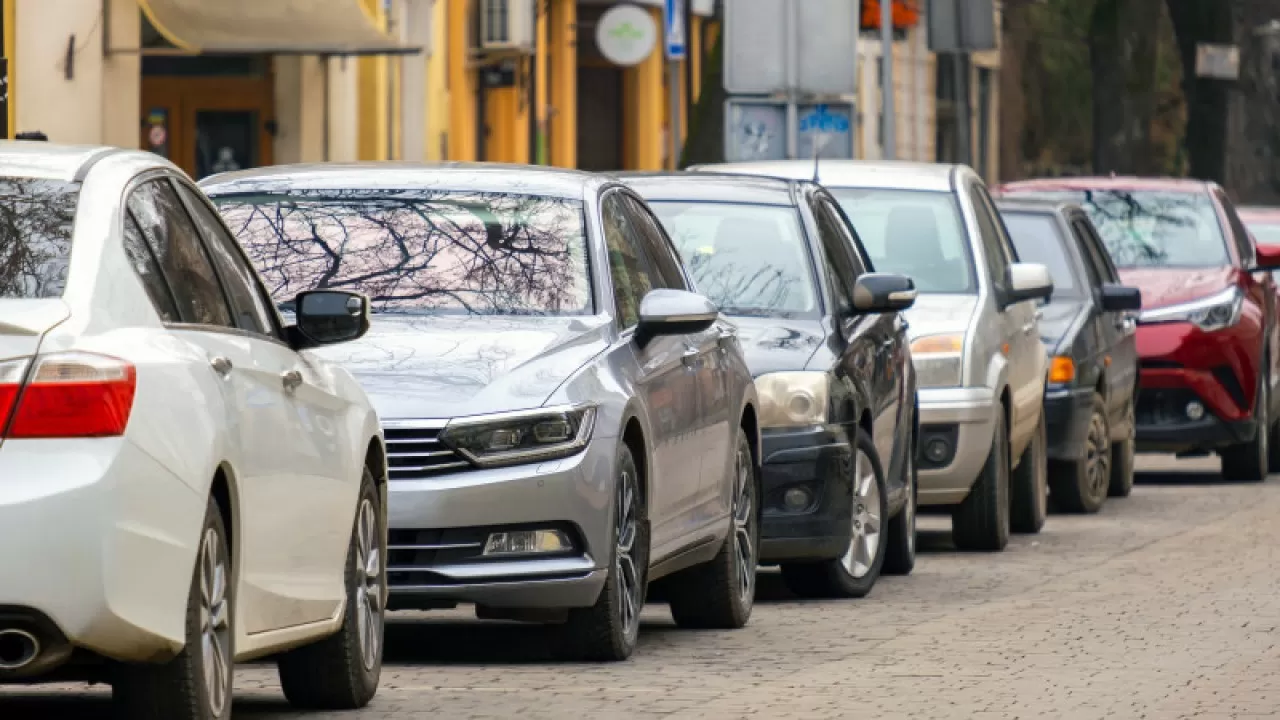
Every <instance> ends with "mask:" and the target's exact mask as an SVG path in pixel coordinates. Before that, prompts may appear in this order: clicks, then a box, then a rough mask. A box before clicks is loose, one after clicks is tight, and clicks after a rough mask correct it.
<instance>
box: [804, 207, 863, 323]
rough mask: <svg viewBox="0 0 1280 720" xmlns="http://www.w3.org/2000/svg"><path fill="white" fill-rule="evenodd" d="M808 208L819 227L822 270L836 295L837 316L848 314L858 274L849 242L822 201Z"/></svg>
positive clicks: (850, 311) (851, 312) (851, 305)
mask: <svg viewBox="0 0 1280 720" xmlns="http://www.w3.org/2000/svg"><path fill="white" fill-rule="evenodd" d="M809 209H810V210H811V211H812V212H813V219H814V222H815V223H817V226H818V244H819V245H820V246H821V247H822V265H823V272H825V273H826V275H827V283H828V284H829V285H831V291H832V292H833V293H835V296H836V313H835V314H836V315H837V316H839V317H848V316H850V315H852V314H853V313H854V305H853V282H854V277H855V276H856V275H857V272H856V270H855V269H854V268H853V267H852V265H851V261H850V257H851V255H852V253H851V251H850V250H849V249H848V248H849V245H848V241H847V240H845V237H844V235H843V234H842V233H841V232H840V228H839V225H838V224H837V223H836V219H835V217H834V216H832V214H831V213H830V211H828V209H827V208H825V207H823V204H822V202H821V200H818V199H816V198H815V199H811V200H810V202H809Z"/></svg>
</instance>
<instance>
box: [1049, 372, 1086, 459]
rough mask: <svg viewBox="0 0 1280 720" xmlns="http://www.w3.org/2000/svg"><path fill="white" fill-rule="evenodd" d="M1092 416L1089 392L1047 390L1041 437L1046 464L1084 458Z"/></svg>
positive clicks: (1072, 389) (1074, 389)
mask: <svg viewBox="0 0 1280 720" xmlns="http://www.w3.org/2000/svg"><path fill="white" fill-rule="evenodd" d="M1092 415H1093V388H1089V387H1086V388H1076V387H1071V388H1062V387H1057V388H1055V387H1051V388H1049V389H1048V390H1046V391H1045V394H1044V417H1045V434H1046V437H1047V439H1048V444H1049V447H1048V455H1049V459H1050V460H1079V459H1081V458H1082V457H1083V456H1084V450H1085V441H1086V439H1087V438H1088V437H1089V419H1090V417H1092Z"/></svg>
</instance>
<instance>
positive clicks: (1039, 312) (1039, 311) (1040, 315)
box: [1036, 308, 1044, 322]
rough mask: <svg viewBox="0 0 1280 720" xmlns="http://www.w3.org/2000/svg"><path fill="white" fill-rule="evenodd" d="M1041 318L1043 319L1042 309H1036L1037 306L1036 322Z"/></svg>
mask: <svg viewBox="0 0 1280 720" xmlns="http://www.w3.org/2000/svg"><path fill="white" fill-rule="evenodd" d="M1043 319H1044V310H1040V309H1038V308H1037V309H1036V322H1040V321H1041V320H1043Z"/></svg>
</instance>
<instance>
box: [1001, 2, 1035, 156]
mask: <svg viewBox="0 0 1280 720" xmlns="http://www.w3.org/2000/svg"><path fill="white" fill-rule="evenodd" d="M1030 11H1031V6H1030V3H1028V2H1025V0H1022V1H1020V2H1008V1H1006V2H1005V4H1004V16H1003V18H1002V21H1001V30H1000V55H1001V59H1000V111H999V112H1000V135H1001V137H1002V140H1001V142H1000V180H1001V181H1002V182H1009V181H1012V180H1019V179H1021V178H1023V177H1025V176H1026V166H1025V163H1024V161H1023V138H1024V135H1025V128H1026V122H1027V94H1026V90H1025V87H1024V78H1023V72H1022V68H1023V65H1024V64H1025V63H1026V58H1027V57H1028V49H1029V48H1030V42H1029V41H1030V39H1031V29H1030V23H1029V22H1028V20H1029V18H1028V16H1027V14H1028V13H1029V12H1030Z"/></svg>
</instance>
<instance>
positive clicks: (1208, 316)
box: [993, 177, 1280, 480]
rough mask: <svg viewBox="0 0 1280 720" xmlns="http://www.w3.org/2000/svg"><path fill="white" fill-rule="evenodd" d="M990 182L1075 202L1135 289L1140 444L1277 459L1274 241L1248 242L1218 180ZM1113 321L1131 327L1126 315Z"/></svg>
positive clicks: (1230, 468) (1227, 470) (1226, 467)
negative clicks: (1138, 306) (1138, 298)
mask: <svg viewBox="0 0 1280 720" xmlns="http://www.w3.org/2000/svg"><path fill="white" fill-rule="evenodd" d="M997 192H998V193H999V194H1000V195H1003V196H1006V197H1019V198H1028V197H1035V198H1043V199H1051V200H1055V201H1065V202H1072V203H1076V204H1078V205H1080V206H1081V207H1083V208H1084V209H1085V211H1086V212H1087V213H1088V214H1089V217H1090V219H1092V220H1093V224H1094V226H1095V227H1096V228H1097V232H1098V234H1099V235H1100V236H1101V239H1102V242H1103V243H1104V244H1105V245H1106V247H1107V250H1108V251H1109V252H1110V253H1111V258H1112V260H1113V261H1114V262H1115V265H1116V267H1117V268H1118V269H1119V271H1120V276H1121V280H1122V281H1123V282H1124V284H1126V285H1132V286H1135V287H1138V288H1139V289H1140V290H1141V291H1142V311H1141V313H1140V314H1139V315H1138V318H1137V327H1136V332H1137V342H1138V356H1139V360H1140V364H1139V366H1140V372H1139V380H1138V385H1139V392H1138V393H1137V394H1136V397H1137V402H1136V405H1137V407H1136V408H1135V410H1134V412H1135V415H1136V432H1137V449H1138V451H1139V452H1173V453H1178V454H1183V455H1199V454H1206V453H1208V452H1212V451H1216V452H1217V453H1218V454H1219V455H1221V457H1222V474H1223V475H1224V476H1225V477H1226V478H1228V479H1235V480H1262V479H1263V478H1265V477H1266V475H1267V466H1268V463H1270V464H1271V465H1274V466H1275V467H1277V468H1280V437H1277V436H1276V434H1275V428H1276V426H1275V425H1274V424H1273V421H1272V418H1277V417H1280V415H1277V413H1276V412H1274V411H1275V410H1276V405H1275V403H1276V401H1277V400H1280V393H1276V392H1273V390H1274V389H1275V383H1276V382H1277V380H1280V371H1277V361H1280V335H1278V334H1277V321H1276V291H1275V281H1274V280H1273V279H1272V276H1271V273H1270V272H1265V271H1268V270H1271V269H1275V268H1280V248H1276V247H1274V246H1267V245H1262V246H1255V243H1254V240H1253V238H1252V236H1250V234H1249V232H1248V231H1247V230H1245V227H1244V225H1243V224H1242V223H1241V221H1240V218H1239V217H1238V216H1237V214H1236V211H1235V208H1234V207H1233V206H1232V204H1231V201H1230V200H1228V199H1227V196H1226V193H1224V192H1223V190H1222V188H1221V187H1219V186H1218V185H1216V184H1215V183H1211V182H1203V181H1198V180H1173V179H1142V178H1132V177H1109V178H1055V179H1051V180H1029V181H1024V182H1014V183H1008V184H1006V185H1003V186H1001V187H1000V188H998V189H997ZM993 194H994V193H993ZM1120 322H1123V323H1125V324H1127V325H1128V326H1129V327H1132V323H1133V319H1132V318H1128V319H1124V320H1122V321H1120ZM1273 441H1274V442H1273Z"/></svg>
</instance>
